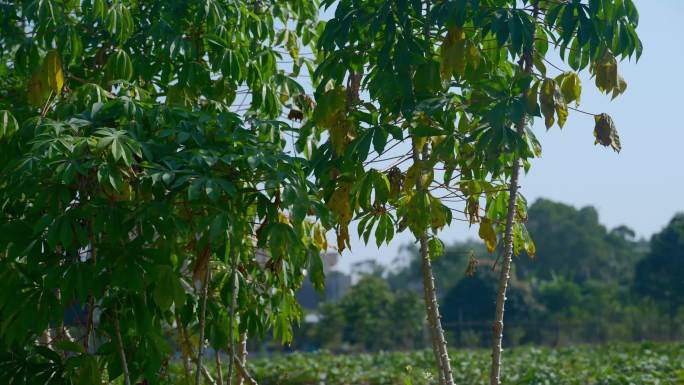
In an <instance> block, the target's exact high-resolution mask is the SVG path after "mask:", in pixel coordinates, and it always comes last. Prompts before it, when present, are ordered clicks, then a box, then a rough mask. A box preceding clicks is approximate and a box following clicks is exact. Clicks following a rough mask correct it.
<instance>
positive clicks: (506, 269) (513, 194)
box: [489, 0, 539, 385]
mask: <svg viewBox="0 0 684 385" xmlns="http://www.w3.org/2000/svg"><path fill="white" fill-rule="evenodd" d="M533 7H534V10H533V15H534V18H535V19H536V17H537V15H538V13H539V1H538V0H536V1H534V4H533ZM534 38H535V36H534V33H533V34H532V41H534ZM533 55H534V48H529V49H528V50H526V51H525V52H524V53H523V55H522V57H521V58H520V66H521V67H522V70H523V71H524V72H525V73H527V74H530V73H532V63H533V57H532V56H533ZM526 119H527V116H526V114H524V113H523V114H522V116H521V117H520V120H519V121H518V122H517V124H516V131H517V132H518V134H519V135H521V136H524V135H525V123H526ZM520 163H521V162H520V157H519V156H518V155H516V156H515V158H514V159H513V165H512V167H513V169H512V170H511V181H510V185H509V187H508V213H507V215H506V228H505V231H504V251H503V260H502V263H501V275H500V276H499V290H498V293H497V295H496V311H495V312H494V325H493V326H492V329H493V334H494V338H493V339H492V366H491V370H490V373H489V383H490V385H500V384H501V352H502V351H503V349H502V344H503V328H504V323H503V320H504V305H505V303H506V289H507V288H508V281H509V280H510V277H511V264H512V262H513V225H514V222H515V213H516V210H517V201H518V189H519V185H518V179H519V176H520Z"/></svg>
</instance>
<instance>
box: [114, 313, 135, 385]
mask: <svg viewBox="0 0 684 385" xmlns="http://www.w3.org/2000/svg"><path fill="white" fill-rule="evenodd" d="M114 333H115V334H116V344H117V345H118V348H119V358H120V359H121V370H122V371H123V375H124V383H125V384H126V385H131V375H130V374H129V372H128V363H127V362H126V352H125V351H124V346H123V339H122V338H121V326H119V317H118V314H115V315H114Z"/></svg>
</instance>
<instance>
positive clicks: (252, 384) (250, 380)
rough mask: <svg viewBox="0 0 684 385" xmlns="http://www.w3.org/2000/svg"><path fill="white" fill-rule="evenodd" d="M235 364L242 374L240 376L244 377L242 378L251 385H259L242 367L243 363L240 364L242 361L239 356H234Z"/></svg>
mask: <svg viewBox="0 0 684 385" xmlns="http://www.w3.org/2000/svg"><path fill="white" fill-rule="evenodd" d="M233 362H235V367H236V368H237V370H238V372H240V375H242V378H244V379H245V381H247V383H248V384H249V385H259V384H258V383H257V382H256V380H254V378H253V377H252V376H251V375H250V374H249V372H248V371H247V369H245V367H244V366H243V365H242V362H240V359H239V358H238V356H236V355H233Z"/></svg>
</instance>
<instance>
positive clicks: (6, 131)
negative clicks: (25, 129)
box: [0, 110, 19, 139]
mask: <svg viewBox="0 0 684 385" xmlns="http://www.w3.org/2000/svg"><path fill="white" fill-rule="evenodd" d="M17 131H19V123H17V120H16V119H15V118H14V115H12V113H11V112H9V111H7V110H0V139H2V138H3V137H7V138H9V137H10V136H12V134H14V133H15V132H17Z"/></svg>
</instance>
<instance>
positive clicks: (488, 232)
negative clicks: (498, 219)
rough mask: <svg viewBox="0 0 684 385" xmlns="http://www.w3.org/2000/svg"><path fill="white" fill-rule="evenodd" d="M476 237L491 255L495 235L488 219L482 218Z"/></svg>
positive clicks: (494, 245)
mask: <svg viewBox="0 0 684 385" xmlns="http://www.w3.org/2000/svg"><path fill="white" fill-rule="evenodd" d="M478 235H479V236H480V238H482V240H483V241H484V243H485V246H486V247H487V251H488V252H489V253H490V254H491V253H493V252H494V250H495V249H496V243H497V240H496V233H495V232H494V227H492V222H491V221H490V220H489V219H488V218H482V221H481V222H480V230H479V231H478Z"/></svg>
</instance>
